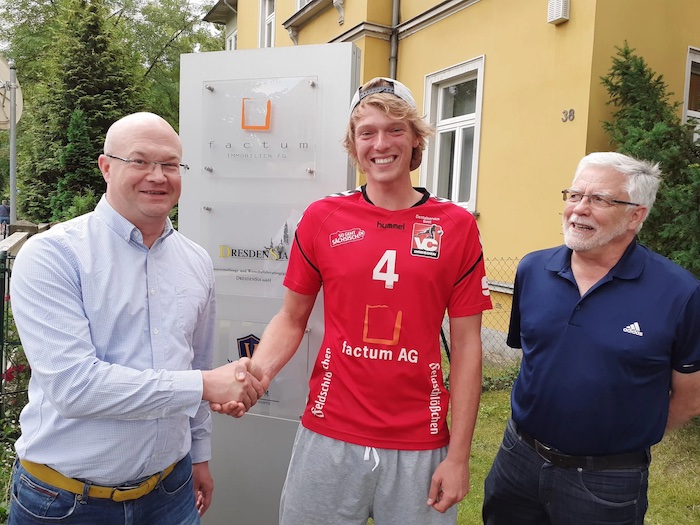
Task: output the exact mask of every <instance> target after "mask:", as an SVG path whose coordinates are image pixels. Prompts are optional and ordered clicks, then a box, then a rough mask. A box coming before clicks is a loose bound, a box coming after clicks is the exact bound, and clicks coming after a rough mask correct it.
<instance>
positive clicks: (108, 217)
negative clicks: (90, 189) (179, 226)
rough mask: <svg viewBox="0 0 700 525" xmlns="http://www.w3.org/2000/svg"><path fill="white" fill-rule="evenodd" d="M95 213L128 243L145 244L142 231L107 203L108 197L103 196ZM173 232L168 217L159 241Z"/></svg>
mask: <svg viewBox="0 0 700 525" xmlns="http://www.w3.org/2000/svg"><path fill="white" fill-rule="evenodd" d="M94 213H95V215H96V216H97V217H99V218H100V219H101V220H102V221H103V222H104V223H105V224H106V225H107V226H109V227H110V228H111V229H112V230H113V231H114V232H115V233H116V234H117V235H119V237H121V238H122V239H124V240H125V241H126V242H129V241H130V240H132V239H133V240H135V241H137V242H140V243H142V242H143V235H141V231H140V230H139V229H138V228H137V227H136V226H134V225H133V224H131V222H129V221H128V220H127V219H126V218H125V217H124V216H123V215H121V214H120V213H119V212H117V211H116V210H115V209H114V208H112V205H111V204H110V203H109V202H108V201H107V196H106V195H102V198H101V199H100V202H98V203H97V206H96V207H95V212H94ZM173 231H175V230H174V228H173V224H172V222H170V218H169V217H167V218H166V220H165V227H164V228H163V233H162V234H161V235H160V237H159V239H164V238H165V237H167V236H169V235H170V234H171V233H173Z"/></svg>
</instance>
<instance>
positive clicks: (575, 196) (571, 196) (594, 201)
mask: <svg viewBox="0 0 700 525" xmlns="http://www.w3.org/2000/svg"><path fill="white" fill-rule="evenodd" d="M561 194H562V196H563V197H564V201H565V202H570V203H572V204H577V203H579V202H581V201H582V200H583V199H584V197H588V202H589V203H590V204H591V206H593V207H594V208H610V207H611V206H615V205H616V204H626V205H628V206H641V204H637V203H636V202H627V201H621V200H617V199H613V198H611V197H609V196H607V195H601V194H599V193H592V194H590V195H587V194H585V193H581V192H578V191H574V190H562V191H561Z"/></svg>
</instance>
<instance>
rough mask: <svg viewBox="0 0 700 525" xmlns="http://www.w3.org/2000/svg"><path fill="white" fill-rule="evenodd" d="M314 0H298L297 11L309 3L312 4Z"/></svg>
mask: <svg viewBox="0 0 700 525" xmlns="http://www.w3.org/2000/svg"><path fill="white" fill-rule="evenodd" d="M313 1H314V0H297V11H299V10H301V9H303V8H304V7H306V6H307V4H310V3H311V2H313Z"/></svg>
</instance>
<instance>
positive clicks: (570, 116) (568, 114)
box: [561, 108, 576, 122]
mask: <svg viewBox="0 0 700 525" xmlns="http://www.w3.org/2000/svg"><path fill="white" fill-rule="evenodd" d="M561 113H562V117H561V121H562V122H569V121H570V120H574V117H575V116H576V114H575V113H574V110H573V108H572V109H565V110H564V111H562V112H561Z"/></svg>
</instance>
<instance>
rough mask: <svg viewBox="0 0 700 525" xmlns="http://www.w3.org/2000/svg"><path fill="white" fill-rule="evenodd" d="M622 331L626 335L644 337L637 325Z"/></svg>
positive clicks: (629, 326) (626, 327)
mask: <svg viewBox="0 0 700 525" xmlns="http://www.w3.org/2000/svg"><path fill="white" fill-rule="evenodd" d="M622 331H623V332H627V333H628V334H632V335H638V336H640V337H641V336H643V335H644V332H642V329H641V328H640V327H639V323H632V324H630V325H627V326H625V327H624V328H623V329H622Z"/></svg>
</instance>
